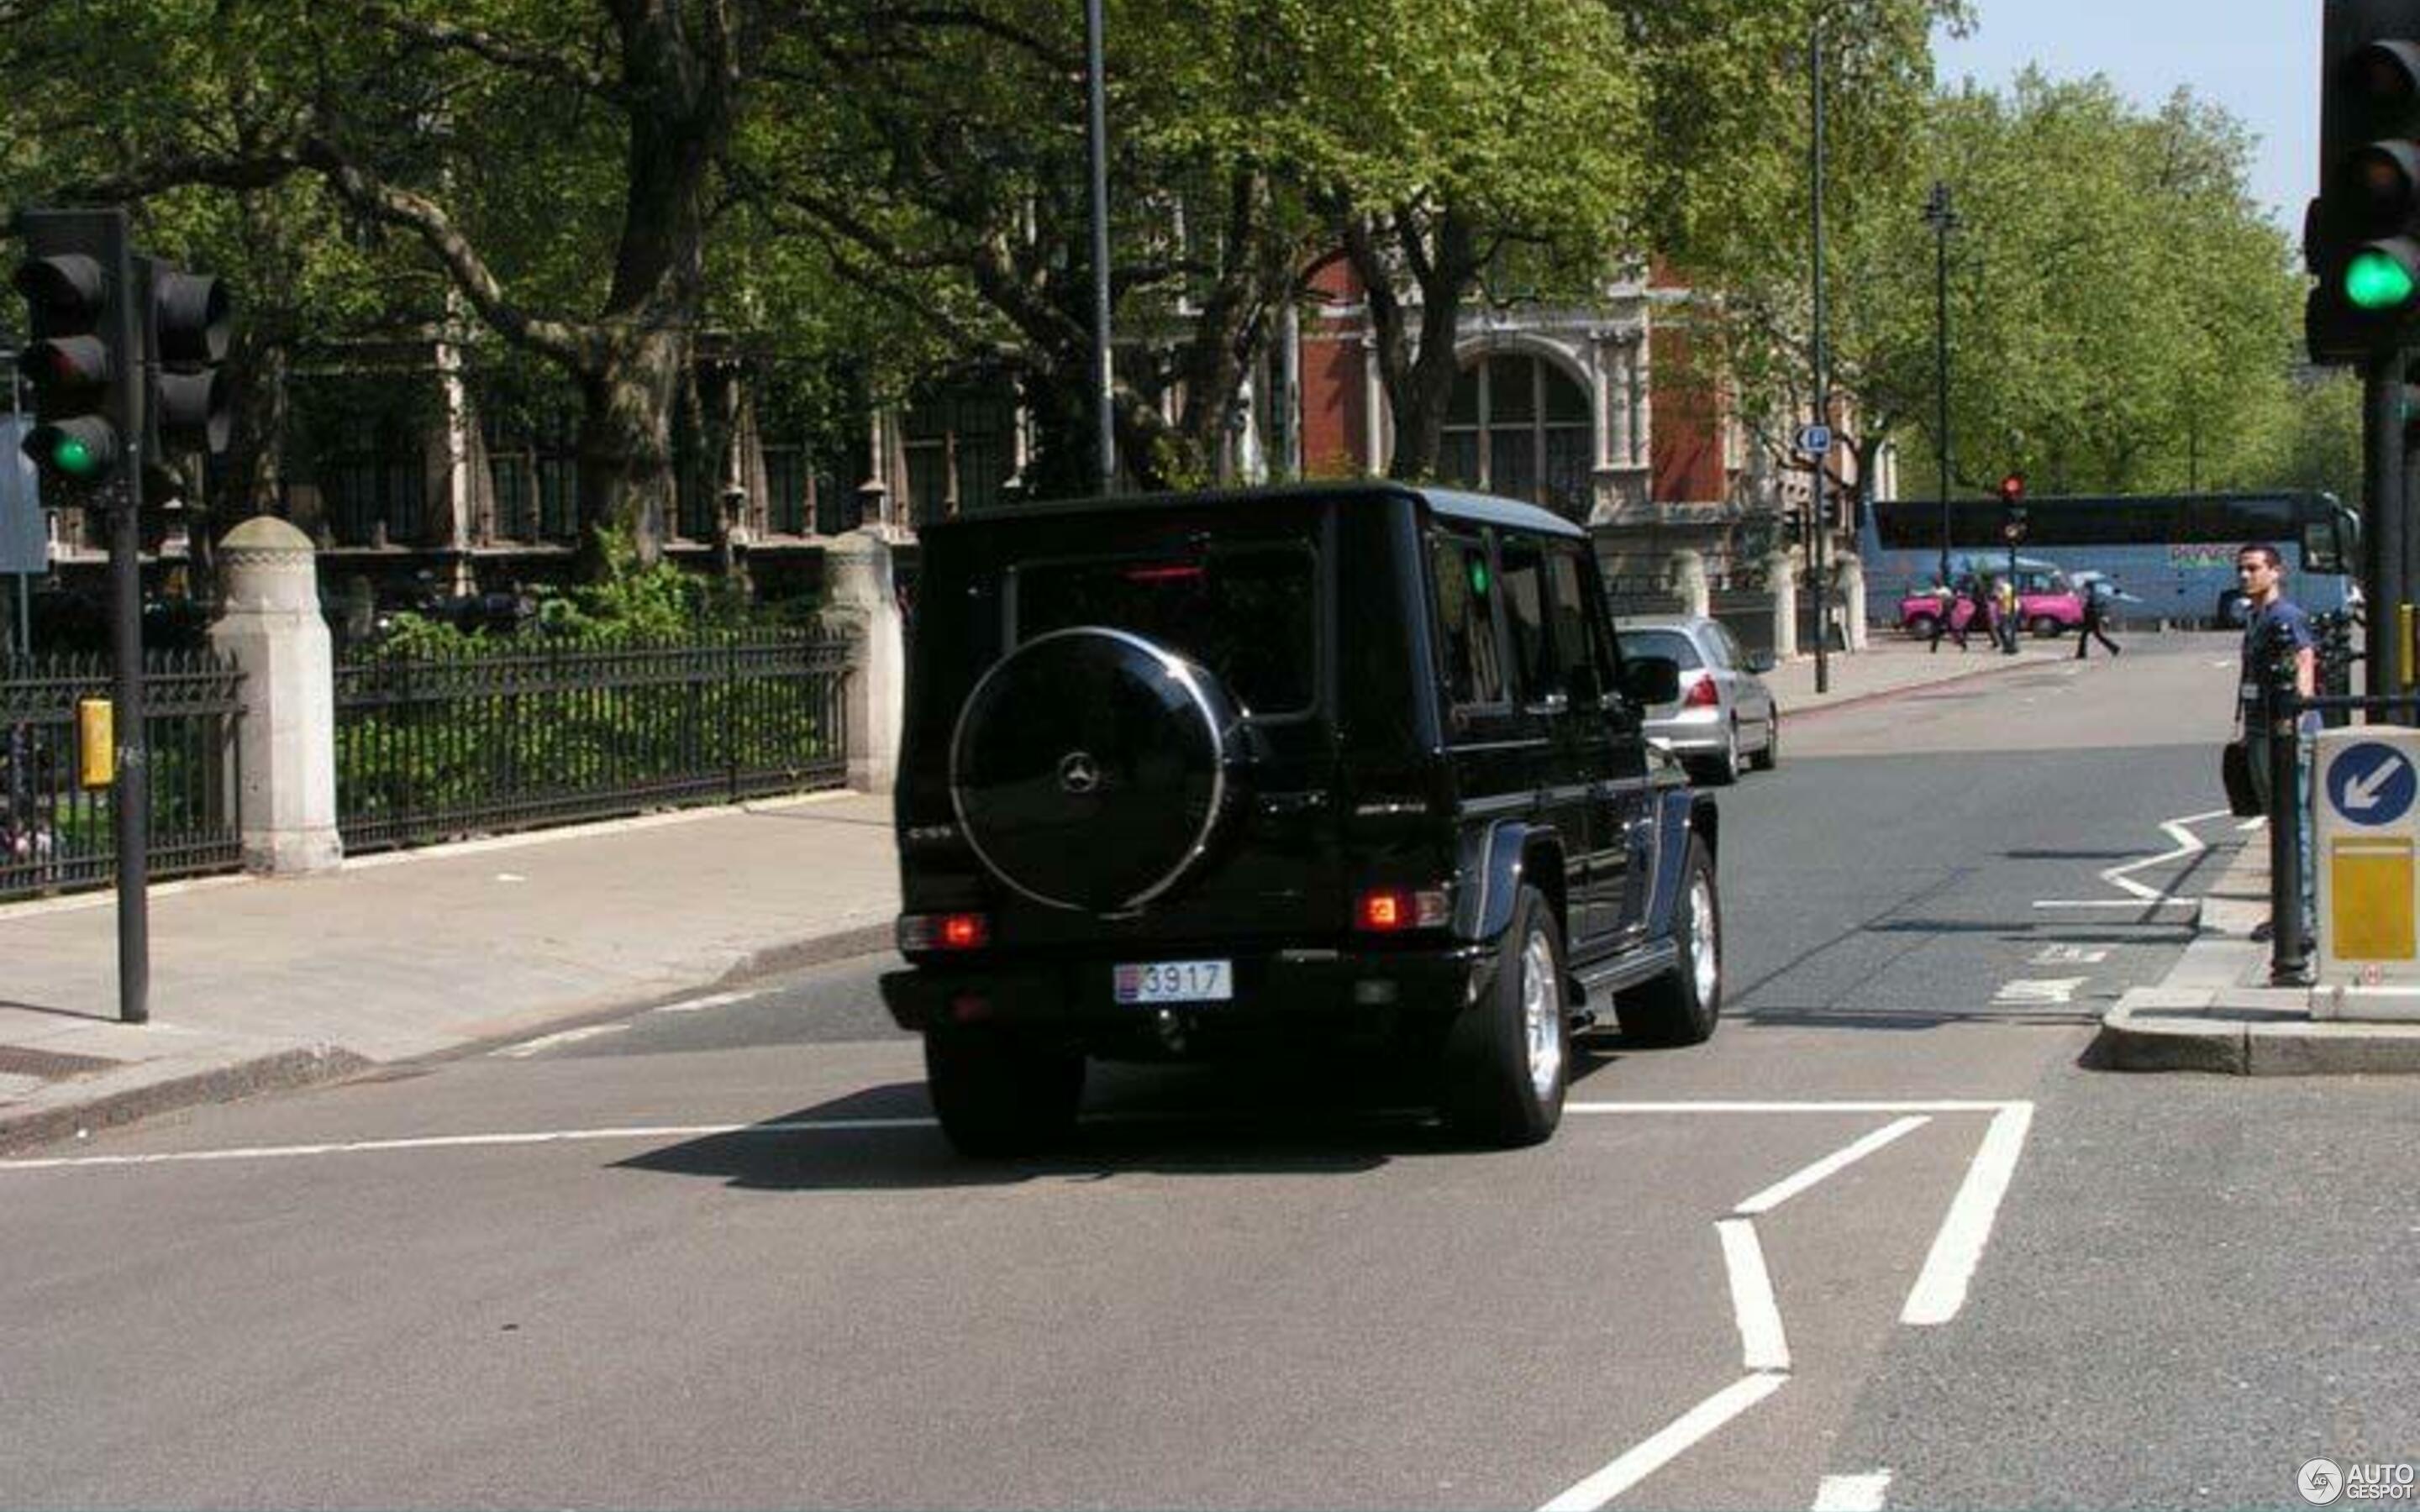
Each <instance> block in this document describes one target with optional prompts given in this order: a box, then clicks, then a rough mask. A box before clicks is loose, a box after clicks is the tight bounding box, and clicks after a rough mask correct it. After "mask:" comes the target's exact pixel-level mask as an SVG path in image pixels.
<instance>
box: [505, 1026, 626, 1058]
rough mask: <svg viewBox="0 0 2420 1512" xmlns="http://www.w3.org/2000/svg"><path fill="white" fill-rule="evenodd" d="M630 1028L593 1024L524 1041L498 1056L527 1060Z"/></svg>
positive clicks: (508, 1047)
mask: <svg viewBox="0 0 2420 1512" xmlns="http://www.w3.org/2000/svg"><path fill="white" fill-rule="evenodd" d="M628 1028H629V1026H628V1024H591V1025H589V1026H586V1027H585V1028H579V1029H565V1030H564V1031H563V1032H562V1033H560V1034H542V1035H540V1036H538V1037H537V1038H536V1039H535V1040H524V1041H521V1042H520V1044H515V1045H506V1046H505V1047H504V1049H502V1050H499V1051H497V1052H496V1054H497V1055H499V1056H503V1057H506V1058H507V1059H511V1060H526V1059H528V1058H529V1057H532V1056H535V1055H537V1054H539V1053H541V1052H543V1051H548V1050H555V1049H560V1048H561V1047H563V1046H564V1045H567V1044H578V1043H579V1042H580V1041H582V1040H597V1039H602V1038H603V1037H605V1036H606V1035H609V1034H620V1033H622V1032H623V1031H625V1030H627V1029H628Z"/></svg>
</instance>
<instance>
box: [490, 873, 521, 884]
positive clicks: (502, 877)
mask: <svg viewBox="0 0 2420 1512" xmlns="http://www.w3.org/2000/svg"><path fill="white" fill-rule="evenodd" d="M496 880H497V881H498V882H527V881H528V880H529V878H527V877H525V876H523V875H521V874H520V872H497V873H496Z"/></svg>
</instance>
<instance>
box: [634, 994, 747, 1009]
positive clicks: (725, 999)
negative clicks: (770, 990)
mask: <svg viewBox="0 0 2420 1512" xmlns="http://www.w3.org/2000/svg"><path fill="white" fill-rule="evenodd" d="M763 995H764V994H762V993H710V994H708V995H706V996H704V997H690V998H684V999H683V1000H682V1001H680V1002H677V1003H665V1004H663V1005H662V1006H661V1007H659V1008H652V1009H649V1010H648V1011H649V1012H651V1013H702V1012H704V1011H706V1010H707V1009H709V1008H728V1007H730V1006H731V1005H732V1004H734V1003H744V1002H746V1001H748V1000H749V999H750V998H752V997H761V996H763Z"/></svg>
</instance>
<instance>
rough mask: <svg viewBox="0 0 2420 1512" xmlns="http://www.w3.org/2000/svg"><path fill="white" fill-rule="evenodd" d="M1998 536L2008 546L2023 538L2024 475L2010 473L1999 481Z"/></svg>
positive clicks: (2024, 522)
mask: <svg viewBox="0 0 2420 1512" xmlns="http://www.w3.org/2000/svg"><path fill="white" fill-rule="evenodd" d="M2000 511H2001V513H2000V536H2001V538H2002V539H2003V540H2005V541H2007V542H2008V543H2009V545H2010V546H2014V545H2016V544H2017V543H2018V542H2020V541H2022V540H2024V538H2025V531H2026V530H2027V528H2028V525H2027V521H2026V519H2025V475H2024V473H2022V472H2011V473H2009V474H2008V475H2006V476H2005V477H2003V478H2001V479H2000Z"/></svg>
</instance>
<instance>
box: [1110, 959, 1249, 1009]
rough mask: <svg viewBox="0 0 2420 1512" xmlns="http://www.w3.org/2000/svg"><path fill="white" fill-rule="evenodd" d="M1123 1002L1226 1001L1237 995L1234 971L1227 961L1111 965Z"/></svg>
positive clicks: (1117, 989)
mask: <svg viewBox="0 0 2420 1512" xmlns="http://www.w3.org/2000/svg"><path fill="white" fill-rule="evenodd" d="M1109 980H1110V985H1111V986H1112V987H1113V988H1114V989H1115V991H1116V993H1117V998H1118V1001H1119V1002H1121V1003H1223V1002H1226V1001H1228V1000H1229V999H1230V998H1232V997H1233V996H1234V995H1235V971H1234V966H1233V963H1232V962H1226V961H1152V962H1146V963H1142V964H1134V965H1120V966H1114V967H1111V968H1110V974H1109Z"/></svg>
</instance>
